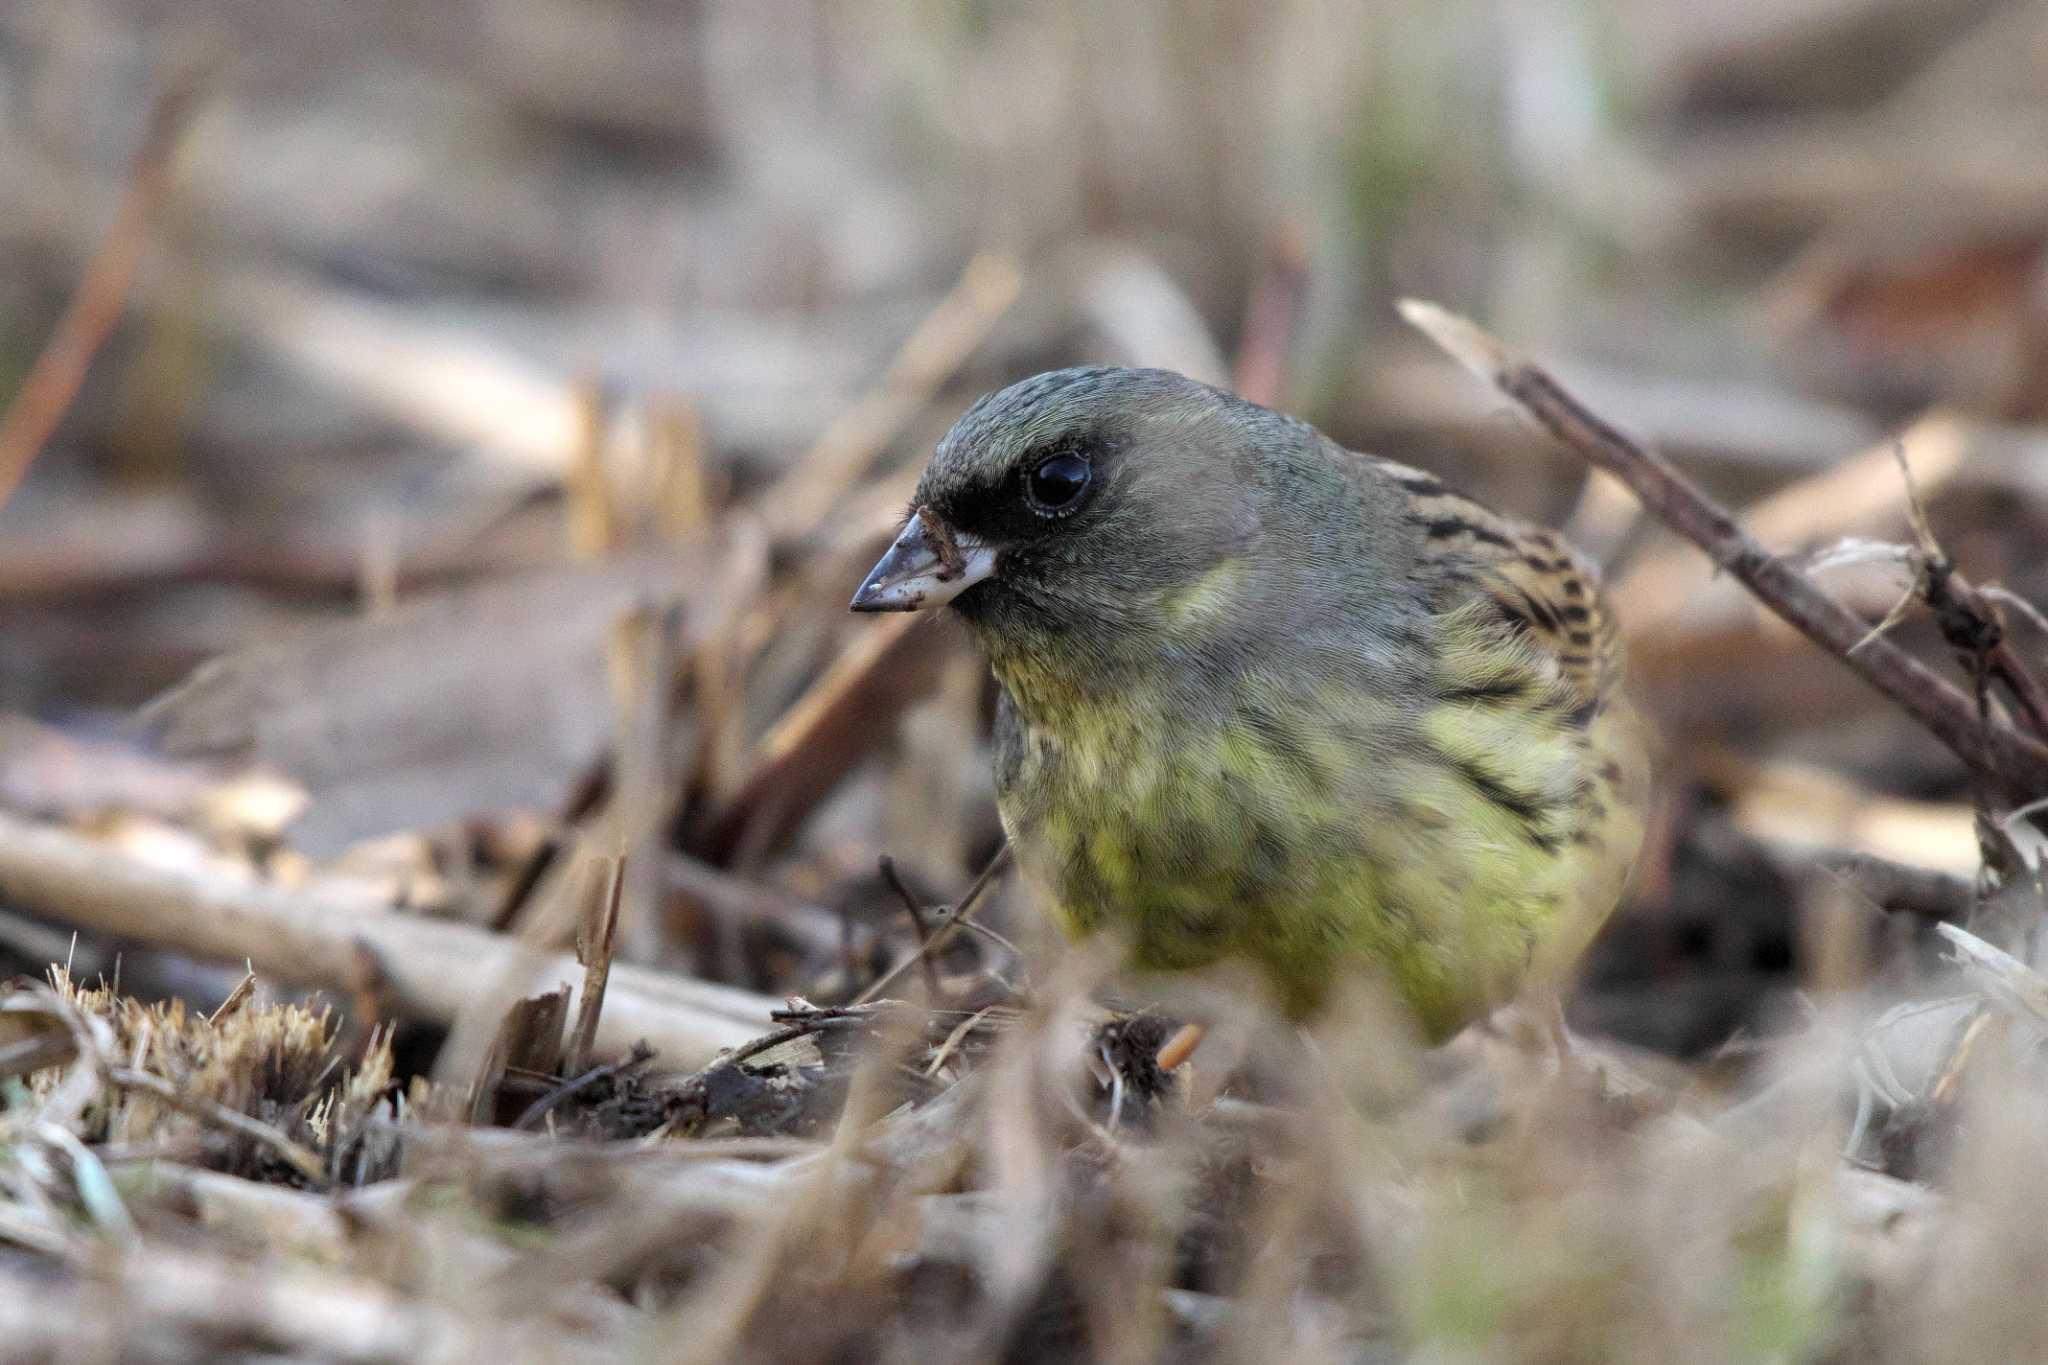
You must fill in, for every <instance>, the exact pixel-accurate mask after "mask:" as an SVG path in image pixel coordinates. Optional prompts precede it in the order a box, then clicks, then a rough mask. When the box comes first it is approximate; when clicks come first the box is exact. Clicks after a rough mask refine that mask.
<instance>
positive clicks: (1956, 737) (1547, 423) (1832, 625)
mask: <svg viewBox="0 0 2048 1365" xmlns="http://www.w3.org/2000/svg"><path fill="white" fill-rule="evenodd" d="M1400 308H1401V314H1402V316H1403V317H1405V318H1406V319H1407V320H1408V321H1409V322H1410V323H1412V324H1413V325H1414V326H1415V327H1416V328H1418V329H1419V330H1420V331H1422V332H1423V333H1424V334H1425V335H1427V336H1428V337H1429V338H1430V339H1431V340H1432V341H1434V342H1436V343H1437V345H1439V346H1441V347H1442V348H1443V349H1444V350H1445V351H1447V352H1448V353H1449V354H1450V355H1451V356H1452V357H1453V358H1455V359H1456V360H1458V361H1459V362H1460V363H1461V364H1463V365H1465V366H1466V367H1467V368H1468V369H1470V370H1472V371H1473V372H1474V373H1475V374H1478V375H1480V376H1481V377H1482V378H1484V379H1485V380H1487V381H1488V382H1489V383H1491V384H1493V385H1494V386H1495V387H1497V388H1499V389H1500V391H1501V392H1502V393H1505V394H1506V395H1507V396H1508V397H1509V398H1511V399H1513V400H1514V401H1515V402H1516V403H1518V404H1520V405H1521V407H1522V408H1523V409H1524V410H1525V411H1527V412H1528V413H1529V415H1530V416H1532V417H1534V418H1535V419H1536V420H1537V421H1538V422H1539V423H1540V424H1542V425H1543V426H1544V427H1545V428H1546V429H1548V430H1549V431H1550V432H1551V434H1552V435H1554V436H1556V437H1557V438H1558V439H1559V440H1560V441H1562V442H1563V443H1564V444H1565V445H1567V446H1569V447H1570V448H1571V449H1572V450H1574V451H1576V452H1577V453H1578V454H1579V455H1580V456H1581V457H1583V458H1584V459H1586V460H1587V461H1589V462H1591V463H1592V464H1594V465H1596V466H1598V467H1599V468H1601V469H1605V470H1607V471H1609V472H1610V473H1612V474H1614V475H1615V476H1616V477H1617V478H1619V479H1621V481H1622V482H1624V483H1626V484H1627V485H1628V486H1629V487H1630V488H1631V489H1633V490H1634V492H1635V494H1636V496H1637V497H1638V498H1640V499H1641V500H1642V503H1643V505H1644V506H1645V507H1646V508H1648V509H1649V510H1650V512H1651V513H1652V514H1654V515H1655V516H1656V517H1657V518H1658V519H1659V520H1661V521H1663V522H1664V523H1665V524H1666V525H1667V526H1669V527H1671V528H1672V529H1673V530H1675V531H1677V532H1678V533H1679V534H1680V535H1682V536H1684V537H1685V538H1686V539H1688V540H1690V541H1692V542H1693V543H1694V544H1695V545H1697V546H1699V547H1700V548H1701V549H1702V550H1704V551H1706V553H1707V556H1708V557H1709V558H1710V559H1712V560H1713V561H1714V562H1715V563H1716V564H1718V565H1719V566H1721V568H1723V569H1725V570H1727V571H1728V573H1730V574H1731V575H1733V576H1734V577H1735V578H1736V579H1737V580H1738V581H1740V582H1741V583H1742V584H1743V586H1744V587H1746V588H1748V589H1749V590H1750V592H1752V593H1753V594H1755V595H1756V597H1757V599H1758V600H1759V601H1761V602H1763V603H1764V605H1766V606H1768V607H1769V608H1770V609H1771V610H1772V611H1774V612H1776V613H1777V614H1778V615H1779V616H1781V617H1783V618H1784V619H1785V620H1786V621H1788V622H1790V623H1791V624H1792V625H1793V626H1794V627H1796V628H1797V629H1798V630H1799V631H1800V632H1801V633H1802V634H1804V635H1805V636H1806V637H1807V638H1808V639H1810V640H1812V641H1813V642H1814V643H1815V644H1817V645H1819V646H1820V647H1821V648H1822V649H1825V650H1826V651H1827V652H1828V653H1830V654H1833V655H1834V656H1835V657H1836V658H1838V659H1840V660H1842V661H1843V662H1844V663H1845V664H1847V665H1848V666H1849V667H1850V668H1851V669H1853V670H1855V671H1856V672H1857V673H1858V674H1860V675H1861V676H1862V677H1863V679H1864V680H1865V681H1866V682H1868V683H1870V684H1871V685H1872V686H1873V687H1875V688H1877V689H1878V690H1879V691H1880V692H1883V693H1884V694H1885V695H1886V696H1888V697H1890V698H1891V699H1892V700H1893V701H1894V702H1896V703H1897V704H1898V705H1899V706H1900V707H1901V708H1903V709H1904V710H1905V711H1906V713H1907V714H1908V715H1910V716H1912V717H1913V718H1914V719H1915V720H1917V721H1919V722H1920V724H1921V725H1923V726H1925V727H1926V728H1927V730H1928V731H1929V732H1930V733H1931V734H1933V735H1934V736H1935V738H1937V739H1939V740H1940V741H1941V742H1942V743H1944V744H1946V745H1947V746H1948V747H1949V748H1950V749H1951V750H1953V751H1954V753H1955V754H1956V756H1957V757H1958V758H1960V759H1962V761H1963V762H1964V764H1966V765H1967V766H1968V767H1969V768H1970V769H1971V770H1972V771H1974V772H1977V773H1979V774H1981V775H1983V776H1984V777H1985V778H1987V779H1988V780H1990V781H1991V782H1992V783H1994V784H1995V785H1996V786H1998V787H1999V788H2000V789H2001V790H2002V791H2003V793H2004V794H2005V795H2006V796H2007V797H2009V798H2010V799H2013V800H2025V799H2027V798H2029V797H2032V796H2038V795H2040V794H2041V793H2042V792H2044V791H2048V745H2044V744H2043V743H2042V742H2041V741H2039V740H2037V739H2034V738H2032V737H2031V736H2028V735H2024V734H2021V733H2020V732H2019V731H2017V730H2015V729H2013V727H2012V726H2010V725H2009V724H2006V723H2005V722H2004V721H2003V720H2002V719H2000V718H1997V717H1986V718H1983V719H1981V720H1980V718H1979V716H1978V713H1977V707H1976V705H1975V703H1974V702H1973V701H1972V700H1971V699H1970V698H1969V697H1968V696H1967V695H1965V694H1964V693H1963V691H1962V690H1961V689H1959V688H1958V687H1956V686H1955V684H1953V683H1951V682H1949V681H1948V680H1947V679H1946V678H1943V677H1941V676H1940V675H1939V674H1937V673H1935V672H1934V671H1933V670H1932V669H1930V668H1928V667H1927V665H1925V664H1923V663H1921V662H1920V661H1919V660H1918V659H1915V658H1913V657H1912V656H1911V655H1909V654H1907V653H1905V652H1904V651H1902V650H1900V649H1899V648H1898V647H1897V646H1896V645H1894V644H1892V643H1891V641H1890V640H1888V639H1884V638H1878V639H1874V640H1870V641H1867V642H1865V643H1864V644H1863V645H1862V647H1861V648H1856V646H1857V644H1858V642H1859V641H1862V640H1863V637H1864V635H1865V634H1866V633H1867V630H1868V627H1867V625H1866V623H1865V622H1864V621H1863V620H1862V619H1861V618H1859V617H1858V616H1857V615H1856V614H1855V613H1854V612H1852V611H1850V610H1849V609H1848V608H1847V607H1845V606H1843V605H1842V603H1841V602H1840V601H1838V600H1837V599H1836V598H1835V597H1833V596H1832V595H1830V594H1829V593H1828V592H1826V591H1825V590H1823V589H1822V588H1820V587H1819V586H1817V585H1816V584H1815V583H1814V582H1813V580H1812V579H1810V578H1808V577H1807V576H1806V574H1805V573H1803V572H1802V571H1801V570H1800V569H1798V568H1797V567H1795V565H1794V564H1793V562H1792V560H1791V559H1789V558H1788V557H1786V556H1782V555H1777V554H1773V553H1772V552H1771V551H1769V550H1767V549H1766V548H1764V546H1763V545H1762V544H1760V543H1759V542H1758V541H1757V540H1756V538H1755V537H1753V536H1752V535H1750V534H1749V532H1748V531H1746V530H1744V529H1743V527H1742V525H1741V523H1739V522H1738V521H1736V519H1735V518H1734V517H1733V516H1731V515H1730V514H1729V513H1728V512H1727V511H1726V509H1724V508H1722V507H1721V506H1720V505H1719V504H1718V503H1716V502H1714V501H1713V500H1712V499H1711V498H1709V497H1708V496H1707V495H1706V494H1705V493H1704V492H1702V491H1701V490H1700V489H1699V487H1698V486H1697V485H1695V484H1694V483H1693V482H1692V480H1690V479H1688V478H1687V477H1686V476H1685V475H1684V474H1682V473H1680V472H1679V471H1678V470H1677V469H1676V468H1674V467H1673V466H1672V465H1671V464H1670V463H1669V462H1667V461H1666V460H1664V459H1663V458H1662V457H1661V456H1658V455H1656V454H1653V453H1652V452H1650V451H1648V450H1645V449H1644V448H1643V447H1642V446H1641V445H1639V444H1638V443H1637V442H1635V441H1634V440H1632V439H1631V438H1630V437H1628V436H1626V435H1624V434H1623V433H1622V432H1620V431H1618V430H1617V429H1615V428H1614V427H1613V426H1612V425H1610V424H1609V423H1608V422H1607V421H1606V420H1605V419H1603V418H1601V417H1600V416H1598V415H1597V414H1595V413H1593V412H1591V411H1589V410H1588V409H1587V408H1586V407H1585V405H1584V404H1582V403H1580V402H1579V400H1578V399H1577V398H1575V397H1573V396H1572V395H1571V394H1570V393H1569V392H1567V391H1566V390H1565V389H1564V388H1563V387H1562V386H1561V385H1559V384H1558V382H1557V381H1556V380H1555V379H1553V378H1552V377H1551V376H1550V375H1549V374H1548V373H1547V372H1545V371H1544V370H1543V369H1541V368H1540V367H1538V366H1536V365H1533V364H1530V363H1529V362H1527V361H1523V360H1517V359H1515V358H1514V357H1512V356H1510V355H1509V354H1508V352H1507V351H1506V349H1505V348H1503V347H1502V346H1501V344H1500V343H1499V342H1498V341H1496V340H1494V338H1493V337H1491V336H1490V335H1488V334H1487V333H1486V332H1485V331H1484V330H1482V329H1481V328H1479V327H1478V326H1477V325H1475V324H1474V323H1472V322H1470V321H1468V320H1467V319H1465V318H1461V317H1458V316H1457V315H1455V314H1453V313H1450V312H1447V311H1446V310H1444V309H1442V308H1440V307H1438V306H1437V305H1435V304H1432V303H1424V302H1421V301H1419V300H1414V299H1408V300H1403V301H1402V303H1401V305H1400ZM1852 650H1853V651H1854V652H1853V653H1852V652H1851V651H1852Z"/></svg>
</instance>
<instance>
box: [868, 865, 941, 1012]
mask: <svg viewBox="0 0 2048 1365" xmlns="http://www.w3.org/2000/svg"><path fill="white" fill-rule="evenodd" d="M875 868H876V870H877V871H879V872H880V873H881V874H882V880H883V881H885V882H887V883H889V888H890V890H892V891H894V892H895V893H896V898H897V899H898V900H900V901H902V902H903V908H904V909H905V910H907V911H909V912H910V927H911V928H913V929H915V930H916V931H917V960H918V961H919V962H920V963H922V964H923V966H924V989H925V998H926V999H928V1000H930V1001H932V1003H934V1004H937V1003H938V1001H939V999H940V996H939V964H938V963H937V962H936V961H934V960H933V958H932V930H931V926H930V925H928V924H926V923H925V920H924V906H922V905H920V904H919V903H918V899H917V897H916V896H913V895H912V894H911V893H910V887H909V886H908V885H906V884H905V882H904V880H903V874H902V873H901V872H899V871H898V870H897V869H896V860H895V859H894V858H891V857H890V856H889V855H888V854H886V853H884V854H883V855H882V856H881V857H880V858H877V859H876V860H875Z"/></svg>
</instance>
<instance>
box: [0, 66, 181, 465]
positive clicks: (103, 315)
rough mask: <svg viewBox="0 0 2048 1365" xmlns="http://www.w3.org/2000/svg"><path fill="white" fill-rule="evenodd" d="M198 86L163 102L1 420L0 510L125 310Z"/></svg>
mask: <svg viewBox="0 0 2048 1365" xmlns="http://www.w3.org/2000/svg"><path fill="white" fill-rule="evenodd" d="M199 88H200V82H199V81H198V79H197V78H196V77H189V76H188V77H187V78H185V79H184V80H181V81H180V82H178V83H177V84H175V85H173V86H172V87H170V88H169V89H168V90H166V91H165V92H164V93H163V94H162V95H161V96H159V97H158V99H157V102H156V107H155V108H154V109H152V110H151V111H150V116H149V127H148V129H147V130H146V131H145V132H144V134H143V138H142V146H141V147H140V148H139V149H137V151H136V153H135V157H134V160H133V161H132V162H131V163H130V164H129V170H128V183H127V184H126V186H124V187H123V189H122V191H121V199H120V202H119V204H118V205H117V206H116V207H115V209H114V220H113V222H111V223H110V224H108V225H107V231H106V235H105V236H103V237H101V238H100V243H99V246H98V247H97V248H96V249H95V250H94V251H93V254H92V258H91V259H90V260H89V261H87V262H86V266H85V273H84V275H82V276H81V277H80V279H79V281H78V288H77V290H76V291H74V292H73V294H72V295H71V302H70V303H69V304H68V305H67V306H66V307H65V309H64V315H63V317H62V318H60V319H59V320H58V322H57V327H56V330H55V331H54V332H52V333H51V334H50V339H49V341H48V342H47V343H46V344H45V345H44V346H43V350H42V354H41V355H38V356H37V357H36V362H35V364H34V366H32V367H31V368H30V370H29V372H28V377H27V378H26V379H24V380H23V381H22V384H21V388H20V389H19V390H18V391H17V392H16V393H15V395H14V400H13V401H12V402H11V403H9V404H8V405H7V413H6V416H5V417H0V505H4V504H5V503H6V502H7V500H8V498H9V497H11V496H12V495H13V493H14V490H15V489H16V488H18V487H20V486H21V480H22V477H23V476H24V475H26V474H27V473H28V467H29V465H31V464H32V463H34V461H35V458H36V455H37V453H38V452H40V451H41V450H42V448H43V442H45V441H47V440H48V439H49V438H50V433H51V432H52V431H54V430H56V427H57V423H58V421H59V420H60V419H61V418H62V417H63V416H64V413H65V412H66V410H68V409H69V408H70V406H71V400H72V399H73V398H75V397H77V395H78V388H79V385H81V384H83V383H84V382H85V372H86V370H87V369H88V368H89V367H90V366H91V364H92V360H93V357H94V356H95V355H97V354H99V349H100V346H101V345H102V344H103V343H104V342H105V341H106V339H107V337H108V335H109V334H110V333H112V332H113V330H114V324H115V323H117V322H119V321H120V320H121V314H122V312H123V311H124V310H125V309H126V308H127V306H128V289H129V286H130V284H132V283H133V281H134V279H135V266H136V263H137V262H138V261H140V260H141V258H142V249H143V247H144V245H145V244H146V243H147V241H148V236H149V224H150V220H151V219H152V218H154V217H155V216H156V212H157V207H158V205H159V204H160V203H161V202H162V200H163V196H164V191H165V187H166V185H167V184H168V182H169V179H170V163H171V154H172V152H173V151H175V150H176V148H177V145H178V139H179V138H180V137H181V136H182V135H183V134H184V131H185V125H186V124H187V122H189V120H190V117H191V113H192V108H193V105H194V103H195V102H196V100H197V98H198V94H199Z"/></svg>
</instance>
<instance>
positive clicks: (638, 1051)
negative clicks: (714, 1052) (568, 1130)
mask: <svg viewBox="0 0 2048 1365" xmlns="http://www.w3.org/2000/svg"><path fill="white" fill-rule="evenodd" d="M653 1060H654V1049H653V1048H650V1047H648V1046H647V1045H646V1044H644V1043H637V1044H635V1045H634V1047H633V1050H632V1051H631V1052H629V1053H627V1054H626V1055H625V1056H624V1057H621V1058H620V1059H619V1060H618V1061H616V1062H606V1063H605V1064H604V1065H603V1066H594V1067H592V1068H590V1069H589V1070H588V1071H585V1072H584V1073H583V1074H582V1075H580V1076H578V1077H576V1078H575V1079H574V1080H572V1081H565V1082H563V1083H562V1084H560V1085H557V1086H555V1087H554V1088H553V1089H551V1090H549V1091H548V1093H547V1094H545V1095H542V1096H541V1097H540V1098H539V1099H537V1100H535V1101H534V1102H533V1103H532V1104H529V1105H527V1106H526V1108H524V1109H522V1110H521V1111H520V1113H519V1117H518V1118H516V1119H514V1120H512V1129H513V1131H514V1132H520V1133H523V1132H526V1131H528V1130H530V1129H531V1128H532V1127H533V1126H534V1125H535V1124H537V1123H539V1122H540V1121H541V1120H542V1119H544V1118H546V1117H547V1116H548V1114H549V1112H550V1111H552V1110H553V1109H554V1108H555V1107H556V1106H557V1105H559V1104H561V1103H562V1102H563V1101H564V1100H567V1099H569V1098H571V1097H573V1096H576V1095H580V1094H582V1093H583V1092H584V1091H586V1090H588V1089H590V1087H592V1086H594V1085H596V1084H597V1083H598V1082H599V1081H604V1080H610V1079H611V1078H613V1077H615V1076H624V1075H626V1074H628V1073H630V1072H633V1071H638V1070H639V1069H640V1068H641V1067H643V1066H646V1065H647V1064H648V1063H649V1062H651V1061H653Z"/></svg>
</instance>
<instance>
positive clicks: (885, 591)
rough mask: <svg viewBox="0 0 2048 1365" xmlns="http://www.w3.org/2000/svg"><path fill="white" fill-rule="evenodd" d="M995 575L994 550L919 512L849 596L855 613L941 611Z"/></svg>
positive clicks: (935, 518) (925, 512) (931, 516)
mask: <svg viewBox="0 0 2048 1365" xmlns="http://www.w3.org/2000/svg"><path fill="white" fill-rule="evenodd" d="M995 571H996V552H995V550H994V549H993V548H991V547H990V546H987V545H982V544H980V543H979V542H976V541H973V540H969V539H968V538H966V537H965V536H955V535H954V534H953V533H952V532H951V531H950V530H948V529H947V527H946V524H945V523H944V522H942V521H940V520H939V519H938V518H937V517H935V516H933V515H932V514H931V513H930V512H929V511H928V510H926V509H924V508H919V509H918V510H917V511H915V512H913V513H911V516H910V521H909V523H908V524H907V525H905V526H904V528H903V531H902V534H900V535H898V536H897V537H896V543H895V544H894V545H891V546H890V547H889V550H888V553H887V554H884V555H883V556H882V559H881V562H880V563H878V564H876V565H875V567H874V568H873V569H872V570H871V571H869V573H868V578H867V582H865V583H863V584H861V585H860V591H858V592H856V593H855V594H854V595H853V609H854V610H855V611H922V610H924V609H925V608H926V607H941V606H944V605H945V604H946V603H948V602H950V601H952V600H953V599H954V598H956V597H958V596H959V595H960V594H961V593H963V592H965V591H967V589H969V588H971V587H973V586H974V585H975V584H976V583H979V582H981V580H982V579H984V578H987V577H988V576H989V575H990V574H992V573H994V572H995Z"/></svg>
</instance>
